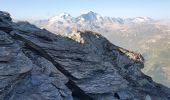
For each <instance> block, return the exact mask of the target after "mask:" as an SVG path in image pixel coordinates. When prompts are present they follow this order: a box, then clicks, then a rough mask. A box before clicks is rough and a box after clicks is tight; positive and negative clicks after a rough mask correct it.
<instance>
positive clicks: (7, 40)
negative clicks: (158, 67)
mask: <svg viewBox="0 0 170 100" xmlns="http://www.w3.org/2000/svg"><path fill="white" fill-rule="evenodd" d="M143 67H144V59H143V57H142V56H141V55H140V54H137V53H134V52H131V51H128V50H126V49H123V48H121V47H118V46H115V45H114V44H111V43H110V42H109V41H108V40H107V39H105V38H104V37H103V36H101V35H100V34H98V33H94V32H90V31H85V32H77V33H73V34H71V35H70V36H68V37H63V36H60V35H56V34H53V33H50V32H48V31H47V30H45V29H39V28H37V27H35V26H34V25H31V24H29V23H27V22H19V23H13V22H12V21H11V17H10V15H9V14H8V13H6V12H0V100H170V89H169V88H167V87H164V86H163V85H161V84H157V83H155V82H153V81H152V79H151V78H150V77H149V76H146V75H144V74H143V73H142V72H141V69H142V68H143Z"/></svg>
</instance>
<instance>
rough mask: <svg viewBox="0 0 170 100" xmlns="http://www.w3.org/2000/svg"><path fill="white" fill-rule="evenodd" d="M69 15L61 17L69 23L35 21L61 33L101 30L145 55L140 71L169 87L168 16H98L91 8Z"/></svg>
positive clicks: (120, 43)
mask: <svg viewBox="0 0 170 100" xmlns="http://www.w3.org/2000/svg"><path fill="white" fill-rule="evenodd" d="M56 17H57V16H56ZM72 18H73V19H75V20H74V21H71V20H70V19H67V18H66V19H65V20H69V22H70V23H65V22H62V24H61V23H56V22H58V21H53V22H50V23H53V24H52V25H51V24H49V22H48V21H47V22H46V24H45V25H42V24H40V23H39V24H37V25H38V26H39V27H42V28H46V29H48V30H49V31H51V32H53V33H56V34H60V35H63V36H67V35H68V34H70V33H72V31H76V30H81V31H84V30H91V31H94V32H98V33H101V34H102V35H103V36H105V37H106V38H107V39H109V40H110V41H111V42H112V43H114V44H117V45H120V46H122V47H124V48H127V49H130V50H133V51H137V52H141V53H142V55H144V57H145V58H146V67H145V68H144V70H143V71H144V72H145V73H146V74H148V75H150V76H152V77H153V79H154V80H155V81H157V82H159V83H163V84H165V85H166V86H169V87H170V80H169V79H170V76H169V74H168V70H170V66H169V65H170V63H169V61H168V59H170V56H169V53H168V52H167V51H169V48H170V45H169V44H168V43H169V42H170V40H169V38H170V35H168V34H170V31H169V30H170V28H169V25H170V24H169V20H154V19H152V18H149V17H136V18H112V17H102V16H101V15H99V14H97V13H94V12H92V11H91V12H89V13H86V14H83V15H80V16H79V17H77V18H74V17H72ZM49 20H50V19H49ZM155 40H156V41H155ZM149 41H150V42H149ZM154 41H155V42H154ZM162 44H163V45H162ZM160 47H161V48H160ZM145 55H147V56H145ZM148 56H149V57H148ZM164 56H165V57H164ZM155 66H159V70H156V69H157V68H156V67H155ZM165 70H167V71H165ZM157 73H162V74H161V77H157V75H156V74H157Z"/></svg>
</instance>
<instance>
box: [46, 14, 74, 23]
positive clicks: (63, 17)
mask: <svg viewBox="0 0 170 100" xmlns="http://www.w3.org/2000/svg"><path fill="white" fill-rule="evenodd" d="M72 19H73V17H72V16H71V15H70V14H68V13H66V12H63V13H60V14H59V15H57V16H54V17H52V18H50V19H49V22H50V23H54V22H57V21H68V20H72Z"/></svg>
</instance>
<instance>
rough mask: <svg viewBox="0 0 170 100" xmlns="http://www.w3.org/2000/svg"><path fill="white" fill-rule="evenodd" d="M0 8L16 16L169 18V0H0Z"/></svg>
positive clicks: (22, 18) (34, 17)
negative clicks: (86, 15)
mask: <svg viewBox="0 0 170 100" xmlns="http://www.w3.org/2000/svg"><path fill="white" fill-rule="evenodd" d="M0 10H2V11H8V12H9V13H11V15H12V17H13V18H15V19H19V20H30V19H32V20H36V19H46V18H49V17H51V16H54V15H57V14H59V13H62V12H68V13H70V14H71V15H72V16H75V17H76V16H78V15H80V14H82V13H85V12H88V11H94V12H97V13H99V14H101V15H102V16H112V17H138V16H148V17H152V18H170V13H169V10H170V0H0Z"/></svg>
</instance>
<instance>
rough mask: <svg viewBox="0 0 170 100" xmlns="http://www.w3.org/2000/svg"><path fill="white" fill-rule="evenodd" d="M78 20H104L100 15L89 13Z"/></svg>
mask: <svg viewBox="0 0 170 100" xmlns="http://www.w3.org/2000/svg"><path fill="white" fill-rule="evenodd" d="M78 19H79V20H82V21H99V20H101V19H103V18H102V16H101V15H99V14H98V13H95V12H93V11H89V12H88V13H85V14H82V15H81V16H79V17H78Z"/></svg>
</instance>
